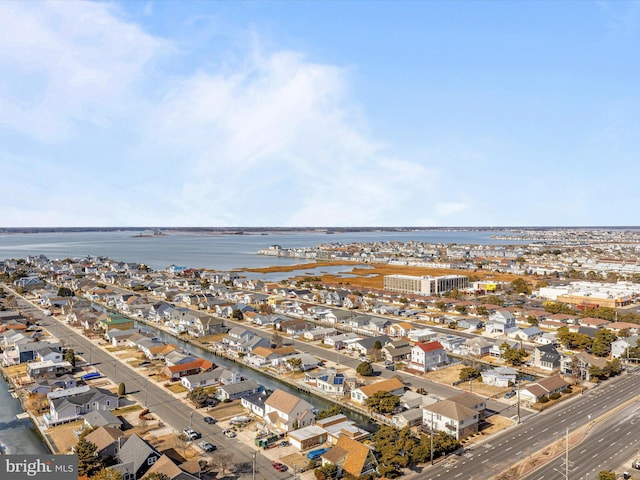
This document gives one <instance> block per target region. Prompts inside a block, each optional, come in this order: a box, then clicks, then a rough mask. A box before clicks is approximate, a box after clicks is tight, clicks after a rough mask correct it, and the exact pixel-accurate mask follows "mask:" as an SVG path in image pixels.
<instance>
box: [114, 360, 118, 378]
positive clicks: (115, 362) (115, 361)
mask: <svg viewBox="0 0 640 480" xmlns="http://www.w3.org/2000/svg"><path fill="white" fill-rule="evenodd" d="M117 363H118V361H117V360H114V361H113V381H114V382H115V381H116V364H117Z"/></svg>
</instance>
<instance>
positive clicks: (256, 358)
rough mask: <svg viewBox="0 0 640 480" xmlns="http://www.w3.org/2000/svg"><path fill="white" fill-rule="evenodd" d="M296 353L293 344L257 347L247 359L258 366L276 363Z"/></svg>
mask: <svg viewBox="0 0 640 480" xmlns="http://www.w3.org/2000/svg"><path fill="white" fill-rule="evenodd" d="M293 355H296V349H295V348H293V347H291V346H286V347H279V348H268V347H264V346H261V347H256V348H254V349H253V350H252V351H251V352H250V353H249V355H248V356H247V361H248V362H249V363H250V364H252V365H255V366H257V367H261V366H263V365H275V364H276V361H277V360H279V359H282V358H289V357H291V356H293Z"/></svg>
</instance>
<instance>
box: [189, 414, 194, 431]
mask: <svg viewBox="0 0 640 480" xmlns="http://www.w3.org/2000/svg"><path fill="white" fill-rule="evenodd" d="M192 424H193V410H191V413H190V414H189V430H191V426H192Z"/></svg>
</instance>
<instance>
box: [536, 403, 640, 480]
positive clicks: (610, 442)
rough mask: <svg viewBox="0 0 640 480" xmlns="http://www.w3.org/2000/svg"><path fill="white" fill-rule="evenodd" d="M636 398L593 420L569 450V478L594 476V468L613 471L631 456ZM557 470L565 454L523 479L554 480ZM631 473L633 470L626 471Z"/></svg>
mask: <svg viewBox="0 0 640 480" xmlns="http://www.w3.org/2000/svg"><path fill="white" fill-rule="evenodd" d="M638 432H640V402H638V401H637V402H634V403H633V404H631V405H630V406H628V407H627V408H625V409H624V410H622V411H620V412H618V413H617V414H616V415H613V416H612V417H610V418H607V419H606V420H604V421H602V422H600V423H599V424H596V425H595V426H594V427H593V429H592V430H591V431H590V433H589V436H588V437H587V438H585V439H584V440H583V441H582V442H581V443H579V444H578V445H577V446H576V447H575V448H573V449H572V450H570V451H569V478H570V479H572V480H587V479H589V478H590V479H594V480H595V479H597V478H598V472H601V471H603V470H611V471H614V470H616V469H617V468H619V467H620V465H622V464H623V463H624V462H625V460H627V459H628V458H630V457H632V456H633V455H634V454H635V453H636V452H637V451H638V447H639V446H640V435H639V434H638ZM558 472H562V473H563V474H566V470H565V458H564V455H562V456H561V457H559V458H556V459H555V460H553V461H551V462H549V463H548V464H546V465H545V466H544V467H542V468H540V469H539V470H537V471H535V472H534V473H532V474H529V475H528V476H526V477H525V478H526V479H527V480H554V479H556V478H558ZM630 473H633V472H630Z"/></svg>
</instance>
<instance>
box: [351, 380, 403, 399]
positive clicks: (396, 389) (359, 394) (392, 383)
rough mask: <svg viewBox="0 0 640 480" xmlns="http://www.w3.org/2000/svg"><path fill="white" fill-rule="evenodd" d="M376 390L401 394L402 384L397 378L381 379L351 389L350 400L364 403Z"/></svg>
mask: <svg viewBox="0 0 640 480" xmlns="http://www.w3.org/2000/svg"><path fill="white" fill-rule="evenodd" d="M378 392H389V393H391V394H392V395H398V396H400V395H402V394H403V393H404V384H403V383H402V382H401V381H400V380H398V379H397V378H390V379H388V380H382V381H381V382H376V383H371V384H369V385H365V386H362V387H359V388H356V389H353V390H352V391H351V401H352V402H354V403H358V404H360V405H364V404H365V403H366V401H367V399H368V398H369V397H371V396H372V395H373V394H375V393H378Z"/></svg>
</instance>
